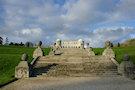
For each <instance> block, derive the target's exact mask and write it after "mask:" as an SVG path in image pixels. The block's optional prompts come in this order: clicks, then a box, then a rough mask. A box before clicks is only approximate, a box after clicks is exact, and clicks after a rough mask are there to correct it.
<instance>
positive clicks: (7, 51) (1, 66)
mask: <svg viewBox="0 0 135 90" xmlns="http://www.w3.org/2000/svg"><path fill="white" fill-rule="evenodd" d="M42 49H43V51H44V52H45V55H48V53H49V51H50V48H42ZM34 50H35V48H33V47H21V46H1V45H0V86H2V85H3V84H6V83H8V82H10V81H13V80H15V77H14V71H15V66H17V65H18V63H19V61H21V56H22V54H24V53H26V54H28V55H29V59H28V61H29V62H31V61H32V60H33V58H32V55H33V51H34Z"/></svg>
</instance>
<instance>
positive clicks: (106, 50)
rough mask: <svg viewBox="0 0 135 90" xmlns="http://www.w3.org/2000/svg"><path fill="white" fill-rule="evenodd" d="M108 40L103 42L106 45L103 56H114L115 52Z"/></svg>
mask: <svg viewBox="0 0 135 90" xmlns="http://www.w3.org/2000/svg"><path fill="white" fill-rule="evenodd" d="M110 44H111V43H110V41H106V42H105V45H106V47H107V48H106V49H105V50H104V52H103V56H106V57H110V58H115V53H114V51H113V50H112V49H111V48H110V46H111V45H110Z"/></svg>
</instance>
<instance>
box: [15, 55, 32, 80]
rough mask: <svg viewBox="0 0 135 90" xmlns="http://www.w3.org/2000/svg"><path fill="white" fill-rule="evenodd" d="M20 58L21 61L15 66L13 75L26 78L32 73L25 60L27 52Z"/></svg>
mask: <svg viewBox="0 0 135 90" xmlns="http://www.w3.org/2000/svg"><path fill="white" fill-rule="evenodd" d="M21 59H22V60H23V61H20V63H19V64H18V66H16V67H15V77H16V78H28V77H30V76H31V74H32V66H31V64H30V63H29V62H28V61H27V59H28V55H27V54H23V55H22V57H21Z"/></svg>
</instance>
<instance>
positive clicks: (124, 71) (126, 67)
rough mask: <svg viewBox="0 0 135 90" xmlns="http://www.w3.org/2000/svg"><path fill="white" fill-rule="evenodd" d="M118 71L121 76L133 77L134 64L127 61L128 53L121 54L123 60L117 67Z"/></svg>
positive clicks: (134, 74) (134, 71) (134, 75)
mask: <svg viewBox="0 0 135 90" xmlns="http://www.w3.org/2000/svg"><path fill="white" fill-rule="evenodd" d="M118 73H119V74H121V75H122V76H123V77H127V78H135V65H134V64H133V63H132V62H130V61H129V56H128V55H124V56H123V61H122V62H121V64H120V65H119V67H118Z"/></svg>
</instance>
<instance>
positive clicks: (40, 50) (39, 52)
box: [33, 41, 44, 58]
mask: <svg viewBox="0 0 135 90" xmlns="http://www.w3.org/2000/svg"><path fill="white" fill-rule="evenodd" d="M41 45H42V42H41V41H38V42H37V48H36V49H35V51H34V53H33V58H35V57H38V56H44V52H43V50H42V49H41Z"/></svg>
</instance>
